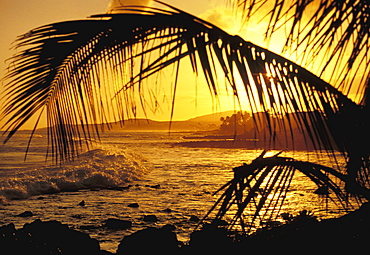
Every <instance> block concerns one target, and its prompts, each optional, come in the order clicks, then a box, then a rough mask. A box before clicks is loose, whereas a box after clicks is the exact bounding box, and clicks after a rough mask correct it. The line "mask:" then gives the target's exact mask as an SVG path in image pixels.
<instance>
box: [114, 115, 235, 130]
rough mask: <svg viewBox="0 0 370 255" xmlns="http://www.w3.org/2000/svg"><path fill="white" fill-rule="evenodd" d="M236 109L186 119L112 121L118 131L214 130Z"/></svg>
mask: <svg viewBox="0 0 370 255" xmlns="http://www.w3.org/2000/svg"><path fill="white" fill-rule="evenodd" d="M233 113H234V111H225V112H218V113H212V114H207V115H202V116H198V117H195V118H191V119H189V120H184V121H172V122H170V121H155V120H150V119H128V120H125V121H124V122H123V123H119V122H115V123H111V126H112V130H114V131H118V130H123V131H135V130H141V131H144V130H145V131H146V130H149V131H163V130H171V131H212V130H216V129H218V128H219V127H220V124H221V122H220V118H221V117H225V116H228V115H232V114H233Z"/></svg>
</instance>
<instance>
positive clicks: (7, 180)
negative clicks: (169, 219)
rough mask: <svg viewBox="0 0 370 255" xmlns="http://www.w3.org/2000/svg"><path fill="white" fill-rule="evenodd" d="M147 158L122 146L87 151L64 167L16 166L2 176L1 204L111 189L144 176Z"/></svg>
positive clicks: (0, 182)
mask: <svg viewBox="0 0 370 255" xmlns="http://www.w3.org/2000/svg"><path fill="white" fill-rule="evenodd" d="M144 162H145V161H144V159H143V158H142V157H140V156H139V155H137V154H134V153H130V152H127V151H125V150H122V149H119V148H99V149H94V150H90V151H87V152H86V153H83V154H81V155H80V157H79V158H78V159H76V160H75V161H73V162H69V163H66V164H63V165H60V166H41V167H29V168H25V169H12V170H8V171H6V173H4V172H3V173H2V174H1V177H0V203H1V201H3V202H4V201H6V200H11V199H24V198H28V197H30V196H34V195H41V194H50V193H57V192H62V191H74V190H80V189H91V188H110V187H117V186H120V185H123V184H125V183H127V182H131V181H134V180H137V179H139V178H140V177H142V176H143V175H144V174H145V173H146V172H147V169H146V167H145V166H144Z"/></svg>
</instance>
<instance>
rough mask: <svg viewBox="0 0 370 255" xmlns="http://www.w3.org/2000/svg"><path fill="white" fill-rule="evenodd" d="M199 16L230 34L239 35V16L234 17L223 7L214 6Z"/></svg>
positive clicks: (232, 13)
mask: <svg viewBox="0 0 370 255" xmlns="http://www.w3.org/2000/svg"><path fill="white" fill-rule="evenodd" d="M199 16H200V18H202V19H204V20H206V21H208V22H210V23H212V24H214V25H216V26H218V27H220V28H221V29H223V30H225V31H226V32H228V33H230V34H239V32H240V28H241V22H240V17H239V15H236V14H235V13H234V12H233V11H232V10H231V9H230V8H228V7H226V6H225V5H217V6H214V7H213V8H211V9H208V10H207V11H206V12H204V13H203V14H200V15H199Z"/></svg>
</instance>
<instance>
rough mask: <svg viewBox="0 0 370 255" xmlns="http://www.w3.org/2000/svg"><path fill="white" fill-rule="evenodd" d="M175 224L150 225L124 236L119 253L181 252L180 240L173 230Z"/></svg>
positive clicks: (136, 254)
mask: <svg viewBox="0 0 370 255" xmlns="http://www.w3.org/2000/svg"><path fill="white" fill-rule="evenodd" d="M174 229H175V227H174V226H173V225H165V226H164V227H162V228H153V227H148V228H146V229H142V230H139V231H137V232H135V233H133V234H131V235H129V236H126V237H124V239H123V240H122V241H121V243H120V244H119V246H118V250H117V255H125V254H130V255H131V254H132V255H139V254H140V255H141V254H161V255H173V254H179V253H178V252H179V245H180V242H179V241H178V240H177V236H176V234H175V233H173V232H172V231H173V230H174Z"/></svg>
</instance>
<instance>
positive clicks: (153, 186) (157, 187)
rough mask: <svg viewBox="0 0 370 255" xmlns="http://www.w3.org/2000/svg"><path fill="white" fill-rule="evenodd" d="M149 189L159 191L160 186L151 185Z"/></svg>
mask: <svg viewBox="0 0 370 255" xmlns="http://www.w3.org/2000/svg"><path fill="white" fill-rule="evenodd" d="M150 187H151V188H153V189H159V188H160V187H161V185H160V184H157V185H152V186H150Z"/></svg>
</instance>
